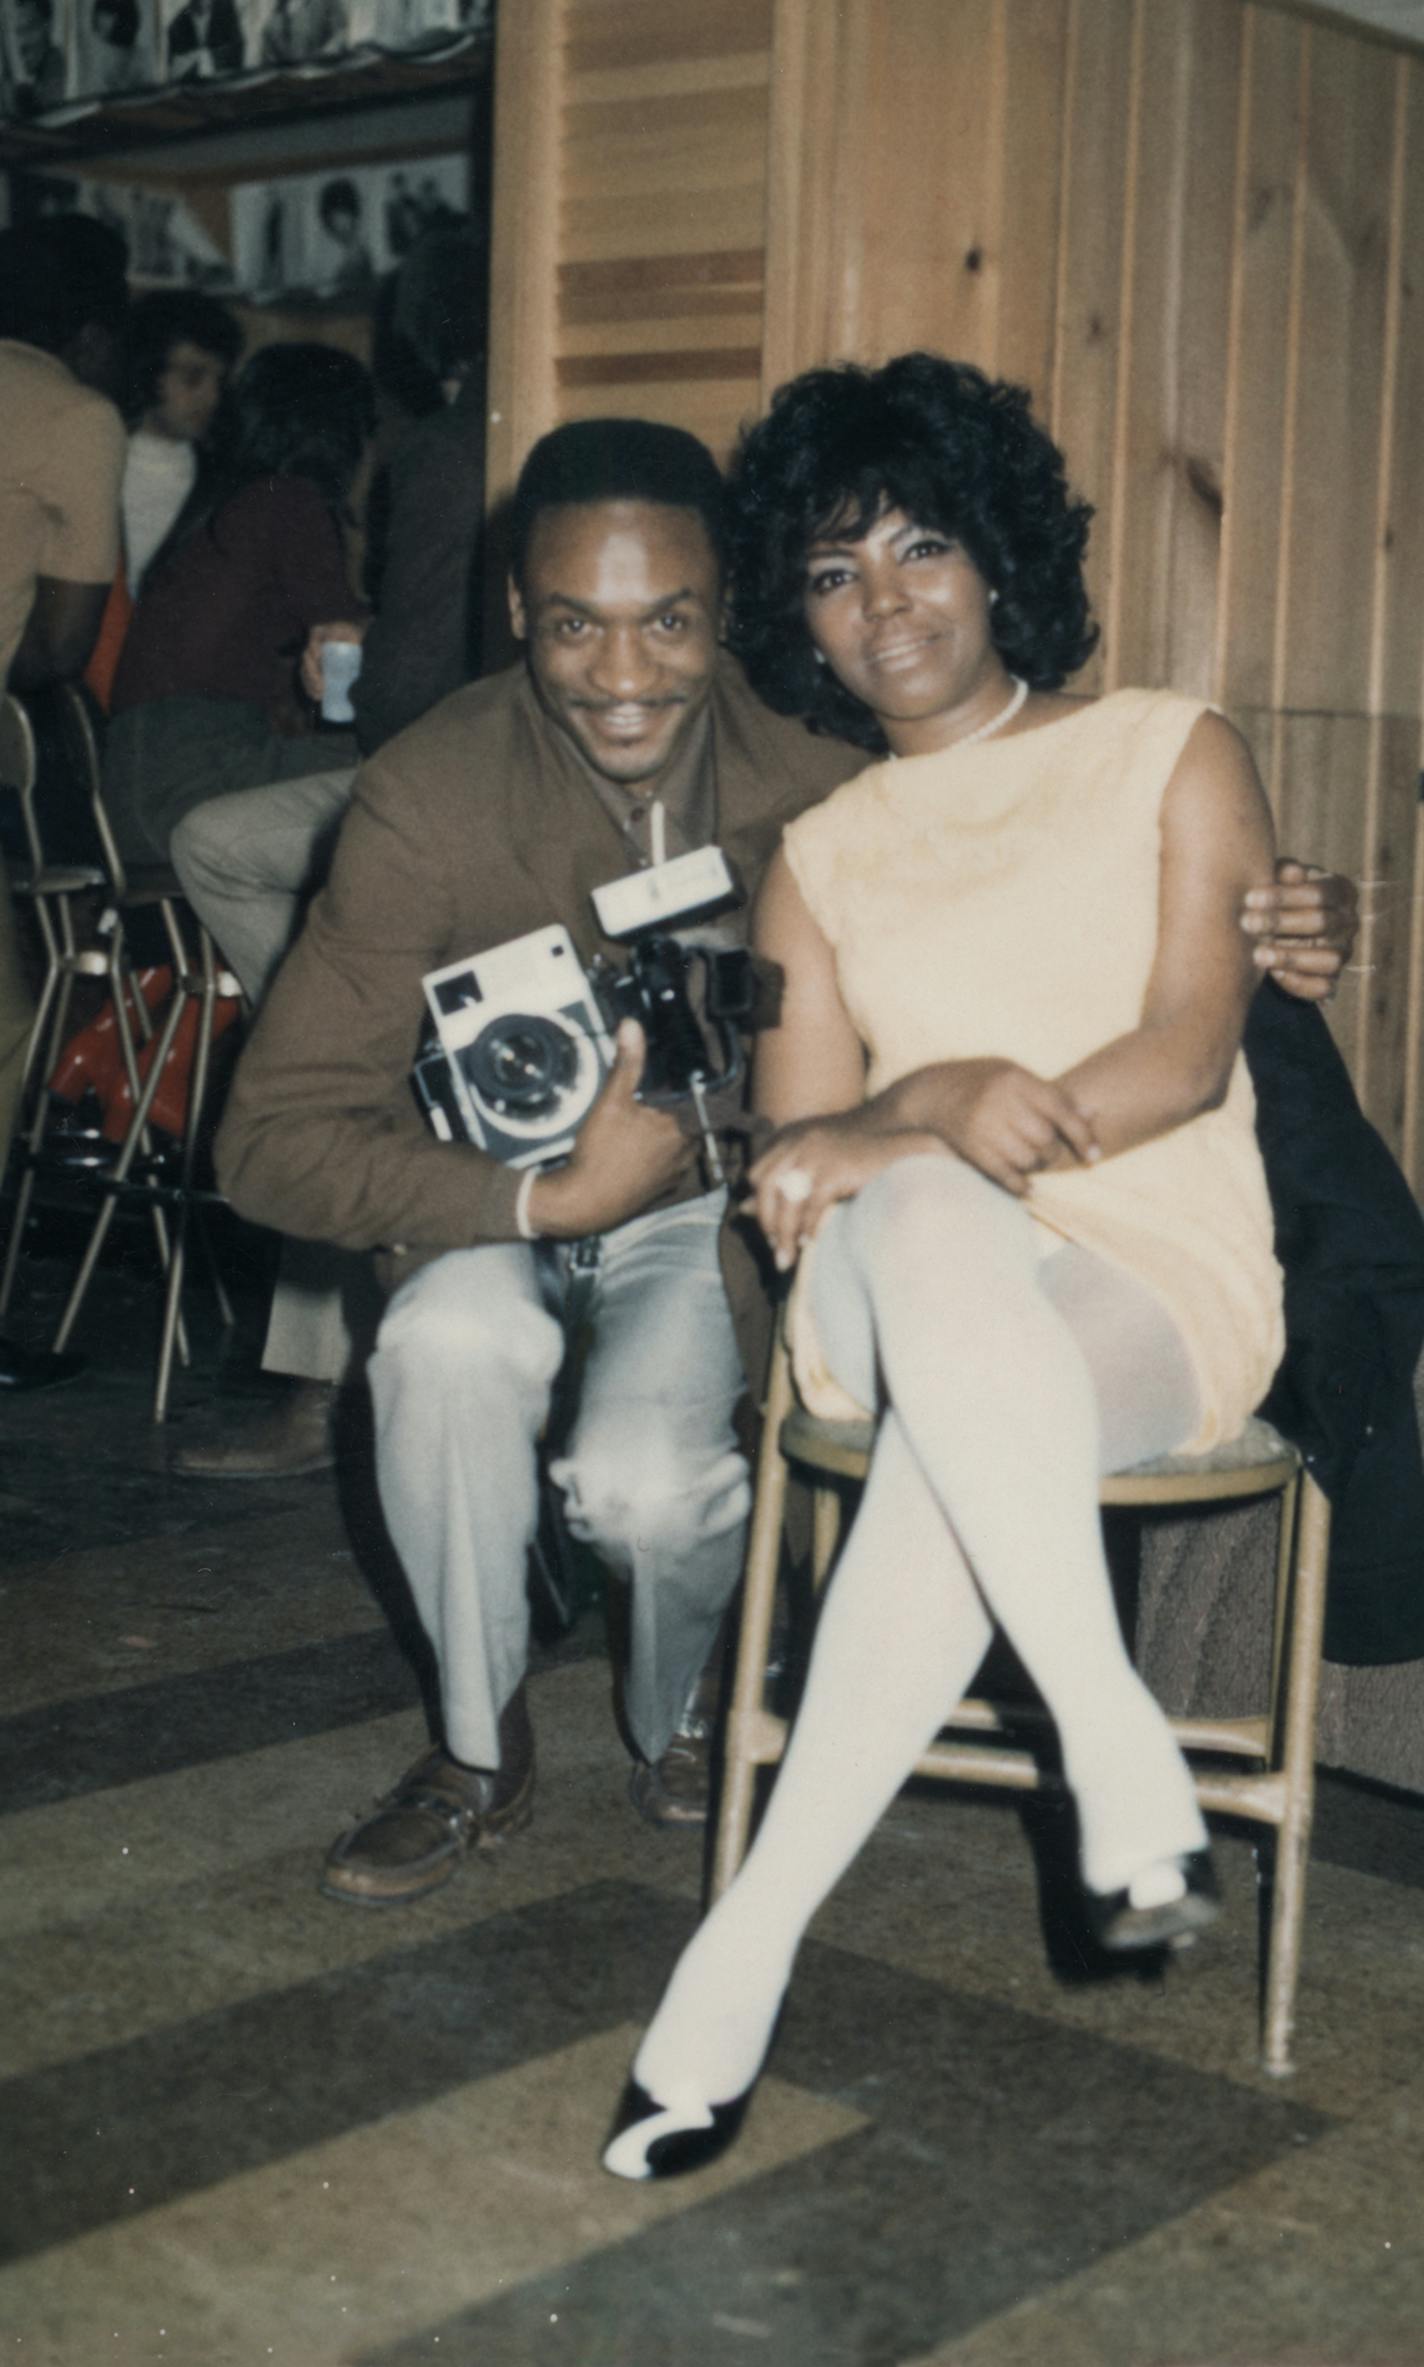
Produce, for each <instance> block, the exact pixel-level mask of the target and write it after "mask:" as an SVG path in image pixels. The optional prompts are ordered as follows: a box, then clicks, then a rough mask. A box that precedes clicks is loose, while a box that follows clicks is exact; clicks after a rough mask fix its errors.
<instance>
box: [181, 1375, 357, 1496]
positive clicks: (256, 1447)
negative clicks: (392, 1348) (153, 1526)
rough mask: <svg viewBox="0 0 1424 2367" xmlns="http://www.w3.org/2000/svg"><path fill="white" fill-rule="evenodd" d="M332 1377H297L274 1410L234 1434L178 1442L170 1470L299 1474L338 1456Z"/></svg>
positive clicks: (210, 1475) (209, 1474)
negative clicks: (179, 1444)
mask: <svg viewBox="0 0 1424 2367" xmlns="http://www.w3.org/2000/svg"><path fill="white" fill-rule="evenodd" d="M337 1395H338V1391H337V1386H336V1383H335V1382H334V1381H297V1382H296V1383H294V1385H293V1386H292V1388H290V1389H289V1390H288V1391H287V1394H286V1396H285V1397H284V1398H282V1399H281V1400H280V1402H279V1403H278V1404H277V1405H275V1406H273V1407H272V1408H271V1410H270V1411H268V1412H265V1413H260V1414H255V1415H250V1416H248V1418H247V1419H246V1420H245V1421H243V1422H241V1423H240V1424H239V1426H238V1428H237V1429H236V1431H235V1432H234V1434H233V1436H232V1437H230V1438H217V1439H210V1440H208V1441H206V1442H205V1443H195V1444H194V1445H192V1446H185V1447H179V1448H178V1449H177V1450H176V1451H175V1453H174V1454H173V1455H172V1457H171V1458H170V1461H169V1466H168V1467H169V1470H170V1471H176V1472H177V1473H178V1474H179V1476H180V1478H183V1479H300V1478H302V1477H303V1475H304V1474H305V1473H306V1472H308V1471H329V1470H330V1469H331V1466H332V1465H333V1463H334V1462H335V1461H336V1444H335V1439H334V1435H333V1431H332V1422H333V1419H334V1416H335V1413H336V1400H337Z"/></svg>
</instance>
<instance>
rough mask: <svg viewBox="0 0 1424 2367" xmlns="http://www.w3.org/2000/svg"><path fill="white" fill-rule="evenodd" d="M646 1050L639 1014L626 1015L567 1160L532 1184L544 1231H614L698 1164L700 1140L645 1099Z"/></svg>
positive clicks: (555, 1234)
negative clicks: (606, 1072) (609, 1064)
mask: <svg viewBox="0 0 1424 2367" xmlns="http://www.w3.org/2000/svg"><path fill="white" fill-rule="evenodd" d="M646 1051H647V1047H646V1042H645V1039H644V1035H643V1030H642V1028H641V1027H640V1026H639V1025H638V1022H637V1020H636V1019H625V1020H623V1021H622V1022H621V1023H620V1025H619V1029H618V1034H617V1038H616V1051H615V1055H614V1061H613V1067H612V1069H611V1070H610V1072H609V1075H608V1079H607V1082H606V1083H605V1085H604V1088H603V1091H602V1092H601V1093H600V1094H599V1097H598V1099H597V1101H596V1102H595V1103H594V1105H593V1108H592V1109H591V1110H590V1111H589V1113H588V1116H587V1117H586V1118H585V1120H584V1122H583V1124H582V1126H581V1127H580V1128H579V1132H578V1137H577V1140H576V1141H575V1143H574V1147H573V1150H572V1152H571V1153H570V1156H569V1159H568V1162H567V1164H566V1165H565V1166H563V1167H555V1168H546V1169H544V1170H543V1171H541V1173H540V1174H539V1175H538V1176H536V1178H535V1180H534V1183H533V1185H532V1187H531V1190H530V1194H529V1205H528V1215H529V1222H530V1225H531V1226H532V1228H533V1230H534V1231H535V1232H536V1233H538V1234H542V1235H543V1236H545V1237H546V1238H547V1239H549V1240H551V1241H577V1240H581V1239H583V1238H584V1237H585V1236H586V1235H588V1234H591V1233H607V1232H610V1231H611V1230H612V1228H613V1227H614V1226H615V1225H622V1224H626V1223H627V1222H628V1220H629V1219H630V1217H635V1216H640V1215H641V1214H642V1212H643V1210H644V1209H645V1208H651V1207H652V1205H653V1203H654V1201H657V1200H661V1199H662V1198H663V1196H664V1194H665V1193H667V1192H670V1191H672V1190H674V1189H675V1188H676V1186H677V1185H678V1184H680V1183H681V1182H682V1181H683V1179H684V1177H685V1176H686V1175H687V1173H688V1171H689V1169H690V1168H691V1167H692V1166H693V1164H694V1163H695V1161H696V1158H697V1143H696V1140H695V1138H691V1139H690V1138H689V1137H688V1136H687V1135H686V1134H685V1133H684V1131H683V1129H682V1127H681V1126H680V1125H679V1124H678V1121H677V1118H676V1117H675V1116H674V1115H673V1114H672V1112H671V1111H669V1110H667V1109H653V1108H650V1107H649V1106H648V1104H647V1103H646V1102H642V1101H639V1100H638V1099H637V1092H638V1085H639V1083H640V1081H641V1078H642V1074H643V1062H644V1059H645V1057H646Z"/></svg>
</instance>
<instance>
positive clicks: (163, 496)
mask: <svg viewBox="0 0 1424 2367" xmlns="http://www.w3.org/2000/svg"><path fill="white" fill-rule="evenodd" d="M129 342H130V384H129V416H130V418H131V419H132V420H133V421H134V428H133V432H132V434H131V435H130V437H129V449H128V458H127V460H126V462H125V464H124V487H123V518H124V559H125V566H126V571H127V576H128V587H129V591H130V593H131V594H132V596H133V598H134V599H135V600H136V599H137V598H138V595H139V591H140V589H141V587H142V584H143V578H144V575H145V572H146V571H147V568H148V563H149V561H150V559H151V558H152V557H153V554H154V552H155V551H156V550H157V549H158V547H159V545H160V543H161V542H162V541H163V540H164V537H165V536H166V535H167V533H168V530H169V528H170V527H171V526H172V524H173V521H174V519H175V518H176V517H177V515H178V512H179V511H180V510H181V508H182V507H183V504H184V502H185V501H186V500H187V498H188V495H189V494H190V492H191V491H192V489H193V482H194V479H195V478H196V476H197V473H198V447H199V446H200V445H201V443H202V442H203V439H204V437H205V436H206V435H207V432H208V430H209V428H210V427H211V426H212V423H213V417H214V414H215V413H216V411H217V407H218V404H219V403H220V402H221V400H222V396H223V390H224V388H225V387H226V385H227V382H228V378H229V376H230V375H231V373H232V371H233V369H234V367H235V366H236V363H237V359H238V356H239V355H240V354H241V352H242V331H241V329H240V328H239V326H238V324H237V320H236V318H235V316H234V315H233V314H232V313H231V312H229V310H228V308H227V306H226V305H225V304H219V303H218V302H217V300H216V298H214V297H212V296H203V295H199V294H197V293H196V292H194V291H192V290H188V289H172V290H169V289H162V290H158V291H156V292H155V293H154V294H152V295H149V296H140V297H139V299H138V302H137V303H136V304H135V305H134V307H133V312H132V315H131V317H130V331H129Z"/></svg>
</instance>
